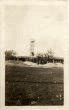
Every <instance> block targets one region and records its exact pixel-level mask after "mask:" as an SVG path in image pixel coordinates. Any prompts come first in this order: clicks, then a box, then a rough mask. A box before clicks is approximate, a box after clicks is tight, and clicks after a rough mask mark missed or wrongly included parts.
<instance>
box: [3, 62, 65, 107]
mask: <svg viewBox="0 0 69 110" xmlns="http://www.w3.org/2000/svg"><path fill="white" fill-rule="evenodd" d="M63 72H64V71H63V67H52V68H42V67H30V66H24V65H23V66H19V65H17V64H16V63H15V64H14V65H13V64H12V65H10V64H9V63H7V64H6V66H5V105H8V106H10V105H11V106H12V105H13V106H16V105H18V106H21V105H39V106H40V105H63V104H64V81H63V79H64V78H63V76H64V75H63Z"/></svg>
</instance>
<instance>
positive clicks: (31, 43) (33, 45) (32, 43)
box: [30, 39, 35, 56]
mask: <svg viewBox="0 0 69 110" xmlns="http://www.w3.org/2000/svg"><path fill="white" fill-rule="evenodd" d="M34 48H35V40H34V39H32V40H31V41H30V55H31V56H34V55H35V53H34Z"/></svg>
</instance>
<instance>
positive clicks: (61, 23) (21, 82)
mask: <svg viewBox="0 0 69 110" xmlns="http://www.w3.org/2000/svg"><path fill="white" fill-rule="evenodd" d="M43 3H44V4H43ZM3 17H4V23H3V24H4V36H5V41H4V43H5V44H4V54H5V75H4V77H5V107H8V106H9V107H14V106H16V107H17V108H18V107H51V106H52V107H56V108H59V107H60V109H61V108H63V107H64V102H65V101H64V100H65V97H64V85H65V81H64V79H65V77H64V76H65V72H64V65H65V62H64V58H65V53H64V52H65V45H64V43H65V37H66V32H65V27H66V1H57V2H56V1H45V2H42V3H40V2H38V3H33V4H32V3H31V4H30V3H29V4H26V3H25V4H19V5H18V4H14V5H13V4H12V5H9V4H8V5H7V4H6V5H4V16H3ZM56 108H55V109H56ZM50 109H51V108H50ZM51 110H52V109H51ZM57 110H59V109H57Z"/></svg>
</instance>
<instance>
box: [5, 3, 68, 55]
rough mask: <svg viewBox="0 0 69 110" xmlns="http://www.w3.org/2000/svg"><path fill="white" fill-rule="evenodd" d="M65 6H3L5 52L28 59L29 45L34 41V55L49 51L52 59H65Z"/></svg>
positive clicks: (62, 4)
mask: <svg viewBox="0 0 69 110" xmlns="http://www.w3.org/2000/svg"><path fill="white" fill-rule="evenodd" d="M65 6H66V5H65V3H61V4H60V3H59V4H53V3H52V4H51V3H48V4H46V5H44V6H43V5H23V6H15V5H14V6H12V5H11V6H9V5H6V6H5V50H10V49H13V50H15V51H16V52H17V55H20V56H21V55H30V41H31V39H34V40H35V44H34V45H35V48H34V50H35V53H36V54H37V53H42V52H43V53H45V52H46V51H47V50H49V49H50V48H51V49H52V50H53V51H54V52H55V56H62V57H64V38H65V31H64V30H65V22H66V7H65Z"/></svg>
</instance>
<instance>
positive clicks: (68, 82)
mask: <svg viewBox="0 0 69 110" xmlns="http://www.w3.org/2000/svg"><path fill="white" fill-rule="evenodd" d="M46 2H47V0H46V1H43V2H36V1H33V0H31V1H24V2H21V1H20V2H19V1H18V2H17V1H14V2H13V1H8V2H6V1H3V2H0V6H1V22H2V25H1V26H2V27H1V31H2V32H1V63H0V64H1V72H0V73H1V76H0V78H1V79H0V80H1V86H0V87H1V94H0V102H1V105H0V107H1V110H27V109H29V110H34V109H35V110H69V73H68V71H69V68H68V64H69V56H68V55H69V51H68V48H69V44H68V41H69V38H68V35H69V33H68V31H67V30H65V32H66V33H67V35H66V38H65V44H64V45H65V58H64V59H65V64H64V88H65V89H64V96H65V97H64V106H5V65H4V64H5V59H4V40H5V33H4V24H5V23H4V14H5V13H4V7H5V6H6V5H9V6H12V5H16V6H23V5H41V6H42V5H43V6H46V5H47V4H46ZM48 3H51V4H52V3H53V4H54V5H58V3H59V1H56V2H54V0H52V1H51V0H49V1H48ZM62 3H63V5H64V4H65V2H63V1H60V5H61V4H62ZM68 4H69V1H68V2H67V5H66V7H67V23H66V26H65V27H67V29H69V26H68V24H69V20H68V18H69V16H68V15H69V5H68Z"/></svg>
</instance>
